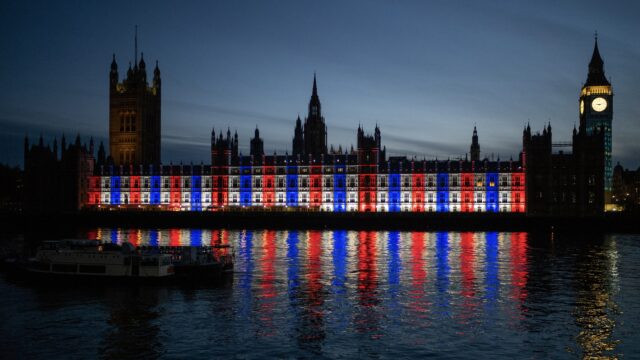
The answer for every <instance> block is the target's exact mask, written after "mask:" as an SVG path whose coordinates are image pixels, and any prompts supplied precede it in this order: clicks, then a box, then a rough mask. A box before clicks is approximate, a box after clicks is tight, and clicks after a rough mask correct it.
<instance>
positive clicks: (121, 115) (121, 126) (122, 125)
mask: <svg viewBox="0 0 640 360" xmlns="http://www.w3.org/2000/svg"><path fill="white" fill-rule="evenodd" d="M120 132H124V114H120Z"/></svg>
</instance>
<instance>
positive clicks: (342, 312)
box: [331, 230, 352, 331]
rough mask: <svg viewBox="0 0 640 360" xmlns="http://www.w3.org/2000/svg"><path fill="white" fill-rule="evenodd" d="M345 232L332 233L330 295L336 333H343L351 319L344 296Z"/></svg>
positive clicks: (345, 275) (346, 242)
mask: <svg viewBox="0 0 640 360" xmlns="http://www.w3.org/2000/svg"><path fill="white" fill-rule="evenodd" d="M347 244H348V239H347V232H346V231H343V230H341V231H338V230H336V231H334V232H333V251H332V254H331V255H332V257H333V280H331V287H332V295H333V298H334V301H333V302H334V303H335V310H334V313H333V317H334V320H333V325H334V326H335V328H336V329H337V331H343V330H345V329H347V328H348V327H349V319H350V317H351V314H352V313H351V311H350V305H349V299H348V298H347V297H346V296H345V294H346V293H347V287H346V283H347V256H348V250H347Z"/></svg>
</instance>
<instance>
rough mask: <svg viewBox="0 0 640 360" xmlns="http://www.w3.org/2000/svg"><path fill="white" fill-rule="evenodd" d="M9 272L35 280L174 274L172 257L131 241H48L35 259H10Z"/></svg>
mask: <svg viewBox="0 0 640 360" xmlns="http://www.w3.org/2000/svg"><path fill="white" fill-rule="evenodd" d="M7 267H8V268H9V270H10V271H12V272H13V273H15V274H19V275H26V276H28V277H31V278H36V279H49V278H57V279H62V278H64V279H78V280H84V279H87V280H106V279H115V280H124V281H128V280H136V279H146V280H161V279H169V278H172V277H174V276H175V273H174V267H173V264H172V263H171V256H169V255H166V254H161V253H159V252H151V251H139V250H137V249H136V248H135V247H134V246H133V245H132V244H131V243H128V242H126V243H124V244H122V245H116V244H111V243H102V242H100V241H97V240H60V241H45V242H44V243H43V244H42V246H40V247H39V248H38V250H37V252H36V256H35V258H32V259H29V260H27V261H16V260H14V261H8V262H7Z"/></svg>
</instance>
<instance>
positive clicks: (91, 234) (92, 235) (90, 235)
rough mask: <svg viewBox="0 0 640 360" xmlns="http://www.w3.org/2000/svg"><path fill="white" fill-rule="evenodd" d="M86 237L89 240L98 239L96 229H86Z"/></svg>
mask: <svg viewBox="0 0 640 360" xmlns="http://www.w3.org/2000/svg"><path fill="white" fill-rule="evenodd" d="M87 239H89V240H98V231H97V230H89V231H87Z"/></svg>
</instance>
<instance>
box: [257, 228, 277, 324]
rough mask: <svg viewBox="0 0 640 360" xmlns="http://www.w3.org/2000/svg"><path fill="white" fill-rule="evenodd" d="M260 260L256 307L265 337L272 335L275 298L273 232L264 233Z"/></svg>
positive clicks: (274, 234)
mask: <svg viewBox="0 0 640 360" xmlns="http://www.w3.org/2000/svg"><path fill="white" fill-rule="evenodd" d="M262 247H263V251H262V258H261V259H260V272H261V275H262V276H261V281H260V286H259V289H260V293H259V295H258V298H259V299H260V300H261V301H260V303H259V307H258V312H259V314H260V317H259V318H260V320H261V321H262V322H263V324H262V325H263V326H264V328H263V329H262V331H261V333H262V334H263V335H265V336H270V335H273V309H274V306H275V302H274V298H275V297H276V288H275V286H274V281H275V278H276V273H275V266H274V263H275V259H276V233H275V231H265V232H264V240H263V242H262Z"/></svg>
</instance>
